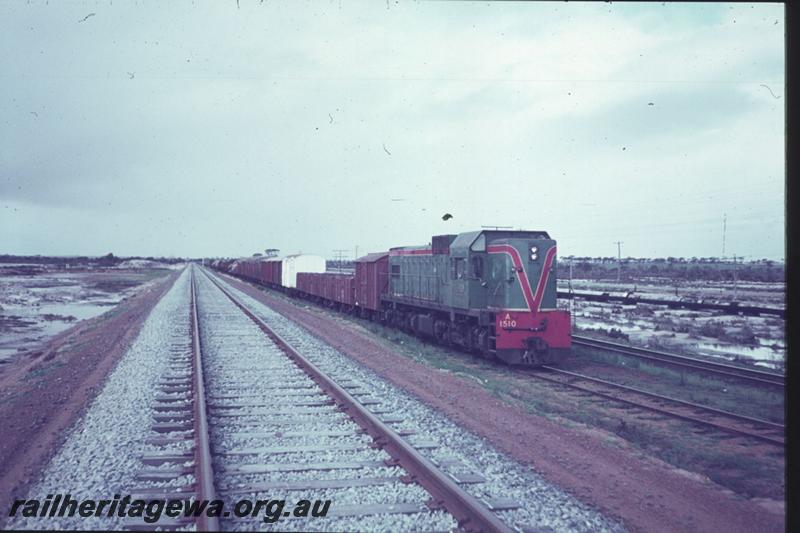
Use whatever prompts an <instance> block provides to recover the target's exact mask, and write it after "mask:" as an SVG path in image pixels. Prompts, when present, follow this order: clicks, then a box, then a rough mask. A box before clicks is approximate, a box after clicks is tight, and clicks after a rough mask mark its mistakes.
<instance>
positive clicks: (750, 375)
mask: <svg viewBox="0 0 800 533" xmlns="http://www.w3.org/2000/svg"><path fill="white" fill-rule="evenodd" d="M572 343H573V344H574V345H576V346H583V347H586V348H594V349H598V350H603V351H607V352H613V353H617V354H621V355H625V356H628V357H634V358H637V359H641V360H645V361H653V362H657V363H661V364H665V365H668V366H671V367H674V368H682V369H689V370H692V371H698V372H704V373H707V374H714V375H717V376H722V377H726V378H736V379H739V380H742V381H745V382H747V383H751V384H755V385H759V386H765V387H779V388H784V387H785V383H786V381H785V378H784V376H783V375H782V374H777V373H775V372H768V371H765V370H755V369H750V368H743V367H740V366H735V365H729V364H726V363H718V362H715V361H706V360H702V359H697V358H694V357H687V356H684V355H677V354H670V353H666V352H659V351H656V350H648V349H646V348H638V347H634V346H626V345H623V344H617V343H615V342H609V341H604V340H599V339H592V338H590V337H580V336H578V335H574V336H573V337H572Z"/></svg>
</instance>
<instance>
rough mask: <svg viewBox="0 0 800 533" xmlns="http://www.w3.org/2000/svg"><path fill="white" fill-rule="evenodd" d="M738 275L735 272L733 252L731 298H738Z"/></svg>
mask: <svg viewBox="0 0 800 533" xmlns="http://www.w3.org/2000/svg"><path fill="white" fill-rule="evenodd" d="M737 281H738V275H737V273H736V254H733V299H734V301H736V300H738V296H739V291H738V288H737V286H736V285H737Z"/></svg>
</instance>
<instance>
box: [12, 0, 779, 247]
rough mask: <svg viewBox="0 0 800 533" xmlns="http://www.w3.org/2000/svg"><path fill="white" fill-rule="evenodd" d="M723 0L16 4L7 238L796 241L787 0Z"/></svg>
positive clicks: (342, 243) (565, 243) (95, 241)
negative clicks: (540, 235) (746, 1)
mask: <svg viewBox="0 0 800 533" xmlns="http://www.w3.org/2000/svg"><path fill="white" fill-rule="evenodd" d="M728 7H731V6H726V5H713V4H697V5H695V4H668V5H666V6H661V5H660V4H652V5H639V4H624V5H618V4H613V5H609V4H599V3H598V4H573V3H568V4H555V3H543V4H540V3H501V4H494V3H490V4H489V5H486V4H483V3H477V2H465V3H408V4H399V5H395V4H393V5H392V6H391V8H390V9H389V10H387V9H386V6H385V5H383V4H381V3H379V2H378V3H372V4H349V3H342V5H341V7H339V3H337V2H332V3H314V4H310V6H304V7H302V8H301V7H300V6H294V5H293V4H275V3H269V4H248V3H244V2H243V3H242V6H241V9H239V10H237V9H235V8H231V6H227V5H222V4H207V3H203V4H199V5H196V4H193V3H190V2H182V3H181V2H175V3H170V4H166V5H165V4H156V3H144V4H142V3H139V4H136V5H134V4H124V5H117V4H114V5H108V6H93V7H92V11H93V12H96V16H94V17H92V18H91V19H89V20H88V21H86V22H85V23H82V24H76V23H75V21H76V20H79V19H80V18H81V17H83V16H85V15H86V9H85V6H82V5H80V4H78V5H73V4H58V5H55V4H54V5H47V4H32V5H27V4H25V5H23V4H3V5H0V20H4V21H8V22H9V24H8V27H7V28H5V29H6V30H7V31H4V32H0V45H2V46H4V47H5V48H6V49H14V50H16V51H17V53H15V54H6V55H4V56H3V57H2V58H0V73H2V74H0V82H2V83H0V102H3V103H2V104H0V105H3V119H2V127H0V146H2V147H3V148H2V149H0V196H2V197H3V199H4V200H6V201H7V202H8V203H9V205H13V206H14V208H16V209H18V210H17V211H13V209H4V210H2V211H0V223H2V224H3V225H4V227H12V228H13V236H8V235H5V236H2V237H0V248H3V249H9V250H12V251H17V252H20V253H23V252H25V253H27V252H34V253H35V252H37V251H38V252H42V253H48V251H49V250H51V249H52V250H55V249H58V250H67V251H68V250H74V252H75V253H106V252H107V251H108V250H107V248H109V246H110V245H111V244H112V243H118V245H116V246H115V253H140V254H150V253H157V254H169V253H174V254H195V255H199V254H205V255H237V254H249V253H252V252H253V251H254V250H260V249H263V248H264V247H266V246H275V247H279V248H281V249H284V250H297V249H302V250H304V251H310V252H316V253H320V254H324V255H329V254H330V253H331V252H330V251H331V250H333V249H336V248H342V247H354V246H355V245H356V244H358V245H359V249H360V250H361V251H364V250H367V249H369V250H380V249H384V248H387V247H389V246H394V245H398V244H414V243H415V242H419V243H422V242H427V241H428V240H429V239H430V236H431V235H432V234H436V233H438V232H448V231H453V230H456V231H461V230H464V231H466V230H470V229H474V228H476V227H480V226H481V225H491V224H498V225H514V226H520V227H534V228H536V229H546V230H549V231H550V232H551V233H552V234H553V235H554V236H555V237H556V238H558V239H559V240H560V241H561V251H562V253H565V252H566V253H578V254H582V255H584V254H595V253H605V252H606V250H607V248H608V247H609V246H610V244H609V243H607V242H605V241H607V240H608V239H607V238H606V236H611V235H612V233H613V237H614V238H612V239H610V240H611V241H614V240H617V239H619V238H623V239H625V240H626V243H628V244H626V249H627V251H629V252H630V253H632V254H657V255H664V253H662V252H661V250H662V249H663V250H667V249H668V250H670V254H671V255H710V254H712V253H713V250H715V249H716V246H717V245H716V240H715V238H712V236H711V234H709V235H708V236H706V235H705V233H703V232H698V231H696V230H697V227H698V225H702V227H703V228H709V231H711V229H710V228H712V227H713V225H714V224H716V221H717V220H721V216H722V214H723V211H727V212H728V213H731V215H730V217H729V220H731V221H732V222H731V224H732V225H731V226H730V227H731V228H734V229H731V231H734V232H740V233H739V237H740V238H741V240H742V241H743V242H757V245H754V246H753V248H752V250H751V251H752V253H753V254H767V255H781V254H782V252H783V235H782V232H781V231H776V228H777V229H780V226H781V224H782V204H781V202H779V201H778V200H780V199H781V198H782V197H781V195H782V190H783V189H782V183H783V182H782V180H783V102H784V98H785V97H784V96H783V83H784V76H783V61H784V56H783V48H782V47H783V22H782V21H783V13H782V10H781V8H780V6H779V5H756V6H753V7H752V9H751V8H750V6H746V5H736V6H732V7H733V9H727V8H728ZM734 20H735V22H734ZM775 20H778V21H779V22H780V23H779V24H778V25H776V24H774V22H775ZM128 72H131V73H134V77H133V78H131V77H130V76H129V75H128ZM762 84H765V85H767V86H768V87H770V88H771V89H772V91H773V92H774V93H775V94H776V95H779V96H780V98H778V99H776V98H775V97H774V96H773V95H772V94H771V93H770V91H769V90H767V89H765V88H764V87H762V86H761V85H762ZM649 103H653V104H654V105H652V106H650V105H648V104H649ZM31 112H35V113H36V114H37V115H38V116H37V115H33V114H31ZM331 119H333V120H332V121H331ZM384 145H385V146H386V147H387V149H388V151H389V152H390V154H387V153H386V151H385V150H384V148H383V146H384ZM623 148H624V150H623ZM398 197H402V198H406V199H407V201H405V202H394V203H393V202H391V201H390V199H391V198H398ZM582 204H594V207H590V206H586V207H582ZM23 212H24V213H27V214H21V213H23ZM445 212H450V213H452V214H453V215H454V219H453V220H451V221H448V222H447V223H444V222H442V221H441V215H442V214H443V213H445ZM737 212H738V213H740V215H735V213H737ZM64 217H67V218H69V219H70V220H72V221H73V222H72V223H71V224H69V225H64V224H61V223H60V221H62V220H63V218H64ZM737 217H738V218H737ZM765 217H768V220H769V224H771V226H769V228H770V229H769V231H768V232H767V235H765V234H764V233H765V232H764V230H763V226H762V225H760V224H759V218H761V219H762V220H766V218H765ZM734 219H736V220H740V221H741V224H740V223H739V222H733V220H734ZM98 220H103V221H105V222H104V227H107V228H108V227H110V228H116V229H115V231H114V232H113V236H112V235H111V234H108V235H106V234H102V233H101V232H98V231H93V228H94V226H96V225H97V223H98V222H97V221H98ZM34 221H38V225H37V224H34V223H33V222H34ZM639 221H641V222H639ZM737 224H740V225H739V226H737ZM693 229H694V231H693ZM67 230H68V231H67ZM54 231H57V232H58V234H59V237H58V243H57V244H56V242H55V239H53V238H52V237H51V236H52V234H53V233H52V232H54ZM704 231H705V229H704ZM153 235H157V236H158V238H157V239H153V238H152V236H153ZM743 247H744V246H743ZM706 250H708V252H706Z"/></svg>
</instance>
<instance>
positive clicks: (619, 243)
mask: <svg viewBox="0 0 800 533" xmlns="http://www.w3.org/2000/svg"><path fill="white" fill-rule="evenodd" d="M614 244H616V245H617V283H619V279H620V273H621V272H622V248H621V246H622V241H616V242H615V243H614Z"/></svg>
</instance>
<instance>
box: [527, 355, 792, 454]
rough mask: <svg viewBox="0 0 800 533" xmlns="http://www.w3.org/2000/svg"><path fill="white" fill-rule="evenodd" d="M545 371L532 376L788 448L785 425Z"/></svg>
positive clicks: (615, 384) (580, 375)
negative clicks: (785, 438) (786, 445)
mask: <svg viewBox="0 0 800 533" xmlns="http://www.w3.org/2000/svg"><path fill="white" fill-rule="evenodd" d="M542 370H544V372H542V371H534V370H531V371H528V373H529V374H530V375H532V376H535V377H536V378H537V379H540V380H543V381H547V382H550V383H555V384H558V385H561V386H565V387H568V388H570V389H573V390H577V391H581V392H583V393H586V394H590V395H592V396H598V397H601V398H604V399H607V400H611V401H614V402H619V403H622V404H626V405H630V406H633V407H636V408H638V409H642V410H645V411H649V412H652V413H658V414H660V415H663V416H667V417H670V418H674V419H678V420H682V421H684V422H690V423H692V424H694V425H696V426H700V427H703V428H706V429H711V430H714V431H718V432H722V433H725V434H728V435H734V436H736V437H744V438H747V439H752V440H757V441H759V442H765V443H768V444H772V445H776V446H780V447H783V446H785V440H784V434H785V429H786V428H785V426H784V425H783V424H778V423H775V422H770V421H768V420H761V419H758V418H752V417H748V416H744V415H739V414H736V413H731V412H728V411H723V410H720V409H714V408H712V407H707V406H705V405H700V404H696V403H692V402H687V401H684V400H680V399H677V398H671V397H669V396H662V395H660V394H655V393H652V392H649V391H645V390H642V389H638V388H634V387H628V386H626V385H620V384H618V383H613V382H611V381H606V380H603V379H599V378H595V377H591V376H586V375H583V374H578V373H575V372H569V371H566V370H561V369H558V368H554V367H550V366H544V367H542Z"/></svg>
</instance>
